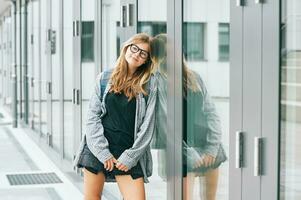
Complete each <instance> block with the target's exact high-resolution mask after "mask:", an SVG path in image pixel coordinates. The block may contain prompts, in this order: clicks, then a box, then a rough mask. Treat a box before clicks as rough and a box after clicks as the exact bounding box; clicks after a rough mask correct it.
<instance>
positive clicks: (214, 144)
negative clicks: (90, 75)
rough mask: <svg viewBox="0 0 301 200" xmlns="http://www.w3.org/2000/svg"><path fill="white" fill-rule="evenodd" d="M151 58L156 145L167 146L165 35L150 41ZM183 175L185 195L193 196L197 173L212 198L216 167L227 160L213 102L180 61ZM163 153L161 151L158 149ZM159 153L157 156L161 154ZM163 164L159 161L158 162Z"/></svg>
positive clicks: (195, 74) (214, 188)
mask: <svg viewBox="0 0 301 200" xmlns="http://www.w3.org/2000/svg"><path fill="white" fill-rule="evenodd" d="M151 46H152V60H153V63H154V65H157V67H158V70H157V71H158V73H157V74H158V82H159V83H160V84H159V87H158V96H157V97H158V100H157V107H156V115H157V120H156V137H155V138H154V140H153V143H152V144H153V146H154V147H155V148H159V149H162V148H165V147H166V144H165V143H166V137H167V136H166V134H167V127H166V123H167V121H166V120H167V118H166V117H167V116H166V114H167V113H166V107H167V105H166V97H167V86H166V84H167V76H166V72H167V65H166V35H164V34H160V35H157V36H156V37H155V38H154V39H153V40H152V44H151ZM183 96H184V98H183V119H184V121H183V155H184V156H183V176H184V180H183V182H184V184H183V186H184V188H183V192H184V195H183V196H184V197H185V199H193V196H192V194H193V190H192V189H193V182H194V179H195V177H196V176H200V175H202V176H204V177H205V182H206V183H205V185H204V187H205V188H206V190H205V196H206V199H207V200H211V199H215V196H216V189H217V183H218V167H219V166H220V164H221V163H222V162H224V161H225V160H226V155H225V152H224V149H223V147H222V145H221V141H220V140H221V128H220V121H219V117H218V116H217V113H216V110H215V105H214V103H213V102H212V100H211V98H210V96H209V94H208V92H207V89H206V87H205V85H204V82H203V81H202V80H201V77H200V76H199V75H198V74H197V73H195V72H193V71H192V70H190V69H188V67H187V65H186V63H185V62H184V63H183ZM159 152H160V154H162V153H163V154H164V150H163V151H162V150H159ZM160 154H159V155H158V157H159V159H160V158H161V157H162V155H160ZM160 163H162V160H161V161H160V162H159V164H160ZM164 168H165V166H159V173H161V175H162V176H163V178H165V177H164V176H165V173H164Z"/></svg>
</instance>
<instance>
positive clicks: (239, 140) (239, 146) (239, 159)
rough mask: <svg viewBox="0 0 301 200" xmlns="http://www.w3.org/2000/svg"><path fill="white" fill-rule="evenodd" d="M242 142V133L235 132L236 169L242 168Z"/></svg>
mask: <svg viewBox="0 0 301 200" xmlns="http://www.w3.org/2000/svg"><path fill="white" fill-rule="evenodd" d="M243 142H244V135H243V132H242V131H237V132H236V138H235V168H238V169H239V168H242V167H243Z"/></svg>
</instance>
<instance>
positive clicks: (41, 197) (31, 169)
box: [0, 110, 83, 200]
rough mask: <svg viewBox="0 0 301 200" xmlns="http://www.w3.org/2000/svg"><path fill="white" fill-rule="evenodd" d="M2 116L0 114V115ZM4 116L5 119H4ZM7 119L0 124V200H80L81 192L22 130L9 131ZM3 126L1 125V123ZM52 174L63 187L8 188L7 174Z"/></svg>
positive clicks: (53, 185) (57, 185) (45, 185)
mask: <svg viewBox="0 0 301 200" xmlns="http://www.w3.org/2000/svg"><path fill="white" fill-rule="evenodd" d="M0 112H1V113H2V114H3V111H2V110H1V111H0ZM5 116H6V115H5ZM9 121H11V120H10V119H8V118H7V117H6V118H1V119H0V123H1V124H2V125H0V160H1V162H0V197H1V200H10V199H12V200H24V199H30V200H63V199H68V200H69V199H74V200H76V199H83V194H82V192H81V191H80V190H79V189H78V188H76V187H75V186H74V185H73V184H72V183H71V181H70V180H69V179H67V177H66V176H65V175H64V174H63V173H62V172H61V171H60V170H59V169H58V168H57V167H56V166H55V165H54V163H53V162H51V160H50V159H49V158H48V157H47V156H46V155H45V154H44V153H43V152H42V151H41V149H40V148H39V147H38V146H37V145H36V144H35V143H34V142H33V141H32V140H31V139H30V138H29V137H28V136H27V134H25V133H24V131H23V130H22V128H16V129H13V128H11V125H3V124H8V123H9ZM4 122H5V123H4ZM41 172H54V173H55V174H56V175H57V176H58V177H59V178H60V179H61V180H62V181H63V183H57V184H36V185H19V186H11V185H10V184H9V182H8V179H7V177H6V175H7V174H20V173H41Z"/></svg>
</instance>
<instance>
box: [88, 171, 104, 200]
mask: <svg viewBox="0 0 301 200" xmlns="http://www.w3.org/2000/svg"><path fill="white" fill-rule="evenodd" d="M83 171H84V196H85V200H100V199H101V194H102V190H103V185H104V182H105V176H104V174H103V173H102V172H100V173H98V174H97V175H96V174H93V173H92V172H89V171H88V170H86V169H83Z"/></svg>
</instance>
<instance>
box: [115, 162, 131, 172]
mask: <svg viewBox="0 0 301 200" xmlns="http://www.w3.org/2000/svg"><path fill="white" fill-rule="evenodd" d="M115 166H116V168H117V169H119V170H120V171H124V172H127V171H128V170H129V169H128V168H127V166H125V165H124V164H122V163H120V162H118V161H117V163H116V165H115Z"/></svg>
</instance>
